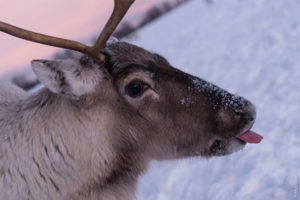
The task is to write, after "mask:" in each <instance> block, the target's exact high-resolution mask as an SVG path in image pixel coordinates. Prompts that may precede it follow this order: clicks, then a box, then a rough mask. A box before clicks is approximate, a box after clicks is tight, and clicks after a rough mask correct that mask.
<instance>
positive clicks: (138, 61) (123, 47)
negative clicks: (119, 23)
mask: <svg viewBox="0 0 300 200" xmlns="http://www.w3.org/2000/svg"><path fill="white" fill-rule="evenodd" d="M103 53H104V54H106V55H107V56H108V58H109V59H108V64H107V66H106V67H107V68H108V70H109V71H110V72H112V73H118V72H119V71H122V70H123V69H124V68H126V67H128V66H129V65H131V66H141V67H143V68H145V69H146V68H148V69H149V70H156V69H157V68H166V67H169V63H168V61H167V60H166V59H165V58H163V57H162V56H160V55H158V54H155V53H151V52H149V51H147V50H145V49H143V48H140V47H138V46H135V45H132V44H129V43H126V42H114V43H111V44H109V45H108V46H106V47H105V48H104V49H103Z"/></svg>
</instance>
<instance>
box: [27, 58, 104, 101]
mask: <svg viewBox="0 0 300 200" xmlns="http://www.w3.org/2000/svg"><path fill="white" fill-rule="evenodd" d="M31 65H32V69H33V71H34V72H35V74H36V75H37V78H38V79H39V81H40V82H41V83H42V84H43V85H44V86H45V87H47V88H48V89H49V90H50V91H52V92H53V93H56V94H65V95H70V96H72V97H80V96H82V95H85V94H88V93H92V92H93V91H94V89H95V88H96V86H97V84H98V83H99V82H100V81H101V80H102V77H103V73H102V72H101V70H99V66H98V65H96V64H91V63H89V66H85V65H82V63H80V62H77V61H74V60H54V61H48V60H33V61H32V62H31ZM97 66H98V67H97Z"/></svg>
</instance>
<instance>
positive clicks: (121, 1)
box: [93, 0, 135, 52]
mask: <svg viewBox="0 0 300 200" xmlns="http://www.w3.org/2000/svg"><path fill="white" fill-rule="evenodd" d="M134 1H135V0H115V5H114V10H113V12H112V14H111V16H110V18H109V20H108V22H107V23H106V25H105V27H104V29H103V30H102V32H101V33H100V35H99V37H98V39H97V41H96V43H95V45H94V46H93V51H94V52H100V50H101V49H102V48H103V47H104V46H105V43H106V41H107V40H108V39H109V37H110V36H111V34H112V33H113V31H114V30H115V29H116V28H117V26H118V24H119V23H120V21H121V20H122V19H123V17H124V16H125V14H126V12H127V11H128V9H129V7H130V6H131V4H132V3H133V2H134Z"/></svg>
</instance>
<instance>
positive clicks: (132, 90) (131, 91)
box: [125, 80, 149, 98]
mask: <svg viewBox="0 0 300 200" xmlns="http://www.w3.org/2000/svg"><path fill="white" fill-rule="evenodd" d="M148 88H149V85H147V84H145V83H143V82H142V81H139V80H133V81H131V82H130V83H129V84H128V85H126V88H125V91H126V94H128V95H129V96H130V97H133V98H135V97H138V96H140V95H141V94H143V92H144V91H145V90H147V89H148Z"/></svg>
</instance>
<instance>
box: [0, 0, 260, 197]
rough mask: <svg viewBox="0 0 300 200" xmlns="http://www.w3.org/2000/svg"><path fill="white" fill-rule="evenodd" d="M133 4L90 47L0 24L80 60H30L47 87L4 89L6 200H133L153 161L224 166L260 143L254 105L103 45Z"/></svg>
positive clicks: (0, 163)
mask: <svg viewBox="0 0 300 200" xmlns="http://www.w3.org/2000/svg"><path fill="white" fill-rule="evenodd" d="M133 1H134V0H115V8H114V11H113V13H112V15H111V17H110V19H109V21H108V22H107V24H106V26H105V27H104V30H103V31H102V33H101V34H100V36H99V38H98V39H97V41H96V43H95V45H94V46H92V47H89V46H86V45H84V44H81V43H78V42H75V41H70V40H65V39H59V38H54V37H50V36H46V35H42V34H38V33H33V32H30V31H26V30H23V29H20V28H17V27H14V26H11V25H8V24H6V23H3V22H0V30H1V31H3V32H6V33H9V34H12V35H14V36H17V37H21V38H23V39H27V40H31V41H35V42H39V43H43V44H48V45H53V46H58V47H63V48H67V49H72V50H75V51H79V52H82V53H83V54H82V55H81V56H80V57H78V59H75V58H73V59H61V60H51V61H49V60H33V61H32V63H31V64H32V69H33V71H34V72H35V74H36V75H37V78H38V79H39V81H40V82H41V83H42V84H43V85H44V86H45V87H44V88H43V89H40V90H39V91H37V92H34V93H32V94H29V93H26V92H25V91H23V90H22V89H20V88H18V87H16V86H15V85H13V84H9V83H2V84H1V87H0V199H3V200H4V199H5V200H23V199H24V200H25V199H32V200H36V199H39V200H49V199H55V200H65V199H68V200H69V199H74V200H80V199H90V200H93V199H99V200H104V199H109V200H119V199H122V200H132V199H135V195H134V193H135V188H136V185H137V179H138V176H139V175H140V174H141V173H143V172H144V171H145V170H146V169H147V167H148V165H149V163H150V162H151V160H166V159H177V158H185V157H190V156H202V157H211V156H223V155H228V154H231V153H233V152H236V151H238V150H241V149H242V148H243V147H244V146H245V144H246V142H252V143H258V142H259V141H260V140H261V139H262V137H261V136H259V135H258V134H256V133H254V132H252V131H250V129H251V127H252V125H253V123H254V120H255V107H254V105H253V104H252V103H251V102H250V101H248V100H246V99H244V98H242V97H239V96H235V95H233V94H230V93H229V92H226V91H225V90H223V89H221V88H219V87H217V86H215V85H213V84H211V83H209V82H206V81H204V80H202V79H200V78H197V77H194V76H192V75H189V74H186V73H184V72H182V71H180V70H178V69H176V68H174V67H172V66H171V65H170V64H169V62H168V61H167V60H166V59H165V58H163V57H162V56H160V55H158V54H156V53H151V52H149V51H146V50H144V49H142V48H140V47H137V46H134V45H132V44H128V43H125V42H107V43H106V41H107V40H108V38H109V36H110V35H111V33H112V32H113V30H114V29H115V28H116V26H117V25H118V23H119V22H120V20H121V19H122V18H123V16H124V15H125V13H126V12H127V10H128V9H129V7H130V5H131V4H132V3H133Z"/></svg>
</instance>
